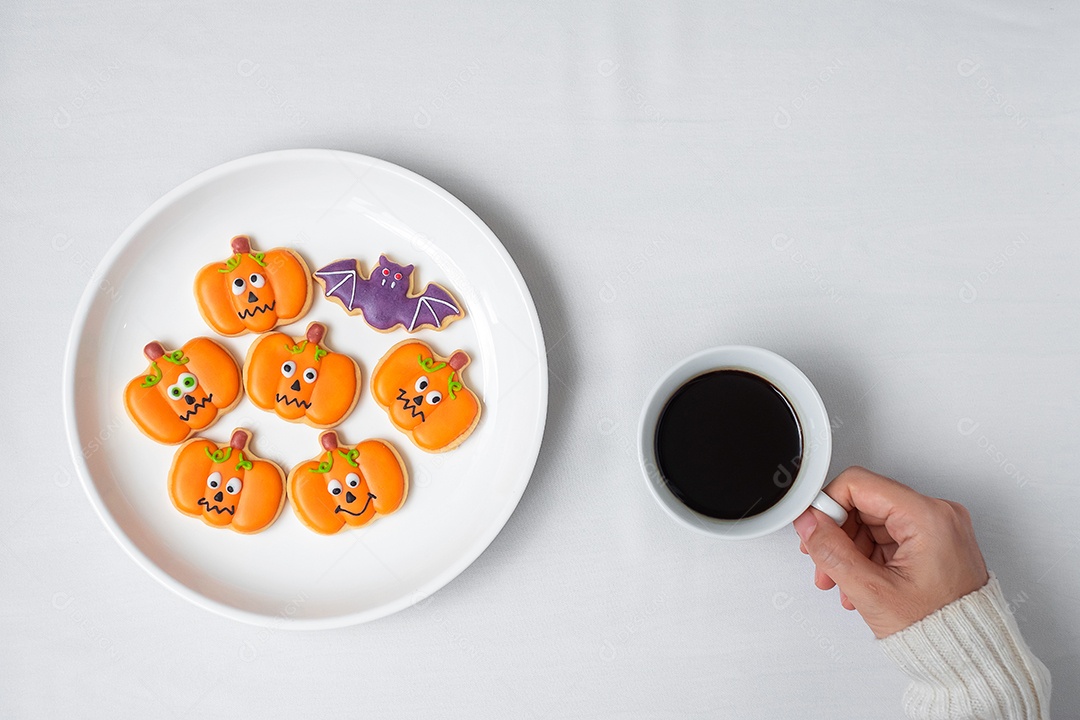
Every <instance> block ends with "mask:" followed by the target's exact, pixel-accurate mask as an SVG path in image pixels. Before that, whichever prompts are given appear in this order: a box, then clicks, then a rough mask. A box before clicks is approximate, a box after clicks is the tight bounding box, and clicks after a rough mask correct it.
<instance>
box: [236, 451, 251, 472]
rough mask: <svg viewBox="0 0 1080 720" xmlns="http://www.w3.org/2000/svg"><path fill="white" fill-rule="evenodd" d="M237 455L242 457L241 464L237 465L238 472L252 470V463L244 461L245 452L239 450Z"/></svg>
mask: <svg viewBox="0 0 1080 720" xmlns="http://www.w3.org/2000/svg"><path fill="white" fill-rule="evenodd" d="M236 454H237V455H239V456H240V462H238V463H236V469H237V470H250V469H251V461H250V460H245V459H244V451H243V450H237V451H236Z"/></svg>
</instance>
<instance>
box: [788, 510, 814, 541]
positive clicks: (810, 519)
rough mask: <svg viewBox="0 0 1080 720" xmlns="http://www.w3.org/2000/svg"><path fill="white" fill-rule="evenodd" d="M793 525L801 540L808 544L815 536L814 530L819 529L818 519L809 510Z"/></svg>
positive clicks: (796, 519)
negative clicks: (811, 537) (812, 536)
mask: <svg viewBox="0 0 1080 720" xmlns="http://www.w3.org/2000/svg"><path fill="white" fill-rule="evenodd" d="M792 525H794V526H795V532H797V533H798V534H799V539H800V540H802V541H803V542H806V541H807V540H809V539H810V536H811V535H813V534H814V530H815V529H816V528H817V519H816V518H815V517H814V515H813V514H812V513H811V512H810V511H809V510H807V511H806V512H804V513H803V514H802V515H800V516H799V517H797V518H795V522H793V523H792Z"/></svg>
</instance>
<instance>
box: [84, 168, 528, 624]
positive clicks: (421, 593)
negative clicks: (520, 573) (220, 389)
mask: <svg viewBox="0 0 1080 720" xmlns="http://www.w3.org/2000/svg"><path fill="white" fill-rule="evenodd" d="M237 234H247V235H250V236H251V237H252V240H253V242H254V244H255V245H256V246H257V247H258V248H260V249H269V248H272V247H278V246H288V247H291V248H294V249H296V250H298V251H299V252H300V253H301V254H302V255H303V256H304V258H305V260H307V262H308V265H309V266H310V267H311V269H312V270H315V269H316V268H319V267H321V266H323V265H325V264H327V263H329V262H332V261H334V260H337V259H340V258H344V257H358V258H360V259H361V260H362V261H363V264H364V269H365V270H368V269H370V267H371V265H372V263H375V262H377V261H378V257H379V254H380V253H383V252H385V253H387V254H388V255H390V256H391V257H392V258H393V259H394V260H397V261H398V262H401V263H402V264H406V263H414V264H415V265H416V268H417V269H416V272H415V275H414V279H415V282H416V283H417V284H418V286H420V287H422V283H427V282H432V281H434V282H438V283H440V284H442V285H444V286H446V287H448V288H449V289H451V291H452V292H453V293H454V294H455V295H456V296H457V297H458V299H460V300H461V301H462V302H463V303H464V306H465V309H466V313H467V315H466V317H465V318H464V319H463V320H459V321H457V322H456V323H453V324H452V325H450V326H449V327H448V328H447V329H446V330H444V331H442V332H435V331H433V330H430V329H429V330H424V331H421V332H419V333H416V334H415V335H412V336H410V335H409V334H408V333H406V332H405V331H404V330H403V329H399V330H396V331H394V332H391V333H385V334H384V333H379V332H376V331H375V330H373V329H371V328H369V327H368V326H367V325H366V324H365V323H364V321H363V319H362V318H360V317H352V316H349V315H346V314H345V313H344V311H343V310H342V309H341V308H340V307H339V306H338V305H336V304H335V303H332V302H330V301H328V300H326V299H325V298H323V297H322V293H321V289H320V288H319V286H318V284H316V285H315V292H316V295H317V297H316V298H315V300H314V302H313V303H312V307H311V311H310V312H309V313H308V314H307V316H305V317H304V318H302V319H301V320H300V321H299V322H296V323H293V324H292V325H289V326H286V327H285V328H284V331H285V332H291V333H292V334H294V335H301V334H303V330H304V328H305V327H306V325H307V323H308V322H310V321H312V320H319V321H322V322H324V323H326V325H327V326H328V328H329V331H328V335H327V344H328V345H329V346H330V347H331V348H332V349H334V350H337V351H341V352H345V353H348V354H349V355H351V356H353V357H354V358H356V359H358V360H359V362H360V364H361V367H362V369H363V373H364V389H363V393H362V394H361V396H360V402H359V404H358V405H357V407H356V409H355V410H354V411H353V413H352V415H351V416H349V418H348V419H347V420H346V421H345V422H344V423H343V424H342V425H340V426H339V427H338V428H337V430H338V433H339V434H340V435H341V436H342V440H343V441H344V442H347V443H350V444H353V443H356V442H359V441H360V440H363V439H366V438H371V437H377V438H384V439H387V440H389V441H391V442H392V443H393V444H394V445H395V447H397V448H398V449H399V450H400V451H401V453H402V455H403V456H404V457H405V462H406V464H407V466H408V469H409V472H410V489H409V496H408V499H407V500H406V502H405V504H404V506H402V508H401V509H400V510H398V511H397V512H396V513H394V514H393V515H390V516H388V517H384V518H380V519H377V520H376V521H375V522H373V523H372V524H370V525H368V526H366V527H363V528H359V529H355V530H350V531H343V532H341V533H339V534H338V535H334V536H329V537H327V536H322V535H317V534H315V533H313V532H311V531H309V530H307V529H306V528H305V527H303V526H302V525H301V523H300V521H299V520H298V519H297V518H296V516H295V515H294V514H293V511H292V509H291V508H290V507H286V508H285V509H284V510H283V511H282V514H281V517H280V518H279V519H278V520H277V522H275V523H274V524H273V525H272V526H271V527H270V528H268V529H267V530H265V531H263V532H261V533H259V534H257V535H250V536H249V535H239V534H237V533H234V532H231V531H229V530H219V529H215V528H211V527H209V526H207V525H205V524H204V523H202V522H201V521H200V520H198V519H196V518H190V517H187V516H184V515H181V514H180V513H179V512H178V511H176V510H175V509H174V508H173V507H172V504H171V503H170V501H169V498H168V493H167V491H166V473H167V472H168V469H169V463H170V461H171V459H172V456H173V453H174V451H175V449H176V448H175V447H172V446H164V445H158V444H157V443H155V442H153V441H151V440H149V439H147V438H146V437H144V436H143V435H142V434H141V433H140V432H139V431H138V430H137V429H136V428H135V426H134V425H133V424H132V422H131V420H130V419H129V418H128V416H127V413H126V412H125V411H124V406H123V399H122V396H123V388H124V385H125V384H126V383H127V382H128V381H129V380H130V379H131V378H133V377H135V376H136V375H138V374H140V373H143V372H144V371H145V369H146V365H147V363H146V361H145V359H144V358H143V355H142V347H143V346H144V345H145V344H146V343H147V342H149V341H150V340H155V339H156V340H161V341H162V342H163V343H164V344H165V345H166V347H168V348H175V347H179V346H180V345H181V344H182V343H184V342H186V341H187V340H188V339H190V338H192V337H196V336H199V335H205V336H208V337H214V338H215V339H218V340H219V341H220V342H222V343H223V344H224V345H226V346H227V347H228V348H229V349H230V350H232V351H233V353H234V355H235V356H236V357H237V358H238V359H242V358H243V357H244V354H245V352H246V350H247V347H248V345H249V344H250V343H251V342H252V340H253V339H254V338H253V336H250V335H247V336H242V337H239V338H220V337H218V336H216V335H215V333H214V332H213V331H212V330H211V329H210V328H209V327H207V325H206V324H205V323H204V322H203V321H202V319H201V317H200V316H199V313H198V310H197V309H196V307H195V300H194V297H193V295H192V283H193V281H194V277H195V273H196V271H197V270H198V269H199V268H200V267H201V266H202V265H204V264H205V263H207V262H211V261H214V260H218V259H222V258H225V257H226V256H227V255H228V254H229V249H228V244H229V239H230V238H231V237H232V236H233V235H237ZM407 337H417V338H419V339H422V340H425V341H427V342H429V343H430V344H431V345H432V346H433V347H434V348H435V349H436V351H438V352H440V353H441V354H443V355H449V354H450V353H451V352H452V351H453V350H455V349H457V348H461V349H464V350H466V351H468V352H469V354H470V355H471V356H472V358H473V362H472V364H471V365H470V366H469V367H468V368H467V369H466V370H465V378H466V381H467V382H468V384H469V385H470V386H471V387H473V388H474V389H475V390H476V391H477V392H478V394H479V395H480V397H481V398H482V401H483V404H484V412H483V415H482V417H481V420H480V424H479V425H478V426H477V428H476V430H475V432H474V433H473V435H472V436H470V437H469V438H468V439H467V440H466V441H465V443H464V444H462V445H461V446H460V447H459V448H457V449H456V450H454V451H452V452H449V453H444V454H442V455H429V454H427V453H424V452H422V451H420V450H419V449H418V448H416V447H415V446H414V445H413V444H412V443H411V442H410V441H409V440H408V439H407V438H406V437H405V436H404V435H402V434H400V433H399V432H397V431H396V430H395V429H394V428H393V426H392V425H391V424H390V421H389V418H388V417H387V416H386V413H385V412H383V410H382V409H381V408H379V407H378V405H377V404H376V403H375V401H374V399H373V398H372V397H371V392H370V387H369V384H368V383H369V379H370V375H371V371H372V369H373V368H374V367H375V363H376V362H377V361H378V359H379V358H380V357H381V356H382V354H383V353H384V352H385V351H386V350H387V349H388V348H389V347H390V346H391V345H393V344H394V343H396V342H398V341H400V340H402V339H405V338H407ZM64 410H65V418H66V423H67V432H68V441H69V443H70V445H71V450H72V454H73V456H74V459H75V466H76V468H77V469H78V472H79V476H80V478H81V479H82V482H83V486H84V487H85V488H86V492H87V494H88V495H89V497H90V501H91V503H92V504H93V505H94V508H95V509H96V510H97V512H98V514H99V515H100V516H101V519H102V521H103V522H104V523H105V525H106V526H107V527H108V528H109V530H110V531H111V532H112V534H113V535H114V536H115V537H116V539H117V541H118V542H119V543H120V544H121V546H123V548H124V549H125V550H127V552H128V553H129V554H130V555H131V556H132V557H133V558H134V559H135V560H136V562H138V563H139V565H140V566H142V567H143V568H144V569H145V570H146V571H147V572H149V573H150V574H151V575H152V576H154V577H155V578H157V579H158V580H159V581H161V582H162V583H163V584H164V585H165V586H166V587H168V588H170V589H172V590H174V591H175V592H177V593H179V594H180V595H182V596H183V597H185V598H187V599H188V600H191V601H192V602H194V603H196V604H197V605H200V606H202V607H204V608H207V609H209V610H212V611H214V612H217V613H220V614H222V615H225V616H227V617H231V618H235V619H237V620H242V621H245V622H250V623H254V624H260V625H268V624H274V625H282V626H286V627H292V628H303V629H310V628H327V627H339V626H343V625H350V624H355V623H360V622H365V621H367V620H372V619H375V618H379V617H383V616H385V615H388V614H390V613H392V612H395V611H397V610H400V609H402V608H405V607H408V606H409V605H412V604H413V603H415V602H418V601H420V600H422V599H423V598H425V597H427V596H428V595H430V594H431V593H433V592H435V591H436V590H438V589H439V588H441V587H442V586H443V585H445V584H446V583H448V582H450V580H452V579H453V578H454V577H456V576H457V575H458V574H459V573H460V572H461V571H462V570H464V569H465V568H466V567H468V566H469V564H470V563H472V561H473V560H475V559H476V558H477V557H478V556H479V555H480V553H482V552H483V551H484V549H485V548H486V547H487V546H488V544H489V543H490V542H491V541H492V540H493V539H494V538H495V536H496V535H497V534H498V532H499V530H500V529H502V527H503V525H504V524H505V523H506V520H507V519H508V518H509V517H510V514H511V513H512V512H513V511H514V508H515V507H516V506H517V503H518V500H519V499H520V498H521V494H522V493H523V492H524V490H525V486H526V485H527V484H528V482H529V476H530V475H531V474H532V469H533V466H534V464H535V462H536V456H537V453H538V452H539V449H540V441H541V438H542V436H543V432H544V420H545V417H546V414H547V361H546V355H545V351H544V340H543V336H542V334H541V330H540V323H539V320H538V319H537V316H536V309H535V307H534V306H533V301H532V297H531V296H530V295H529V291H528V289H527V288H526V287H525V283H524V281H523V280H522V278H521V274H520V273H519V272H518V270H517V267H516V266H515V265H514V262H513V260H511V259H510V256H509V255H508V254H507V252H506V250H505V248H503V246H502V245H501V244H500V243H499V241H498V239H497V238H496V237H495V235H494V234H493V233H492V232H491V230H489V229H488V228H487V226H486V225H484V223H483V222H482V221H481V220H480V219H479V218H478V217H476V215H474V214H473V213H472V212H471V211H470V210H469V209H468V208H466V207H465V206H464V205H463V204H462V203H461V202H460V201H459V200H457V199H456V198H454V197H453V196H451V195H450V194H449V193H447V192H446V191H445V190H443V189H442V188H440V187H438V186H437V185H435V184H433V183H431V182H429V181H428V180H425V179H424V178H421V177H419V176H417V175H415V174H414V173H412V172H409V171H408V170H404V169H402V168H400V167H397V166H396V165H392V164H390V163H387V162H383V161H381V160H376V159H373V158H369V157H365V156H362V155H354V154H351V153H345V152H335V151H328V150H287V151H281V152H272V153H266V154H262V155H254V156H251V157H247V158H242V159H240V160H236V161H234V162H230V163H226V164H224V165H221V166H219V167H216V168H214V169H212V170H208V171H207V172H204V173H202V174H201V175H199V176H197V177H195V178H193V179H191V180H189V181H188V182H186V183H184V184H183V185H181V186H180V187H178V188H176V189H175V190H173V191H172V192H170V193H169V194H168V195H166V196H165V197H163V198H161V199H160V200H159V201H157V202H156V203H154V205H152V206H151V207H150V208H149V209H148V210H147V211H146V212H144V213H143V214H142V216H141V217H139V218H138V219H137V220H136V221H135V222H134V223H133V224H132V225H131V227H129V228H128V229H127V230H126V231H125V232H124V234H123V235H121V237H120V239H119V240H118V241H117V242H116V244H115V245H114V246H113V248H112V249H111V250H110V252H109V253H108V255H107V256H106V257H105V259H104V260H103V261H102V263H101V265H100V266H99V267H98V269H97V271H96V272H95V273H94V277H93V278H92V279H91V281H90V285H89V286H88V287H87V290H86V293H85V294H84V296H83V298H82V302H81V303H80V305H79V308H78V311H77V312H76V315H75V322H74V324H73V327H72V331H71V338H70V340H69V343H68V351H67V360H66V366H65V370H64ZM239 426H243V427H247V428H249V429H251V430H252V431H253V433H254V441H253V444H252V451H253V452H254V453H255V454H257V455H259V456H261V457H267V458H269V459H272V460H274V461H276V462H277V463H278V464H280V465H281V466H282V467H283V468H285V470H286V472H288V469H289V468H290V467H292V466H293V465H294V464H296V463H298V462H300V461H303V460H308V459H310V458H312V457H314V456H315V455H317V454H318V452H319V446H318V431H317V430H315V429H313V428H310V427H307V426H306V425H296V424H292V423H288V422H285V421H284V420H281V419H279V418H278V417H277V416H275V415H273V414H272V413H267V412H263V411H261V410H258V409H256V408H255V407H254V406H253V405H252V404H251V403H250V401H249V400H248V399H247V398H246V397H245V399H244V400H243V401H242V402H241V403H240V404H239V405H238V406H237V407H236V409H234V410H233V411H231V412H229V413H227V414H226V415H225V416H224V417H222V418H221V419H219V420H218V422H217V423H216V424H215V425H213V426H212V427H211V428H209V430H208V431H206V432H205V433H203V434H204V435H205V436H207V437H209V438H211V439H212V440H215V441H217V442H224V441H226V440H227V439H228V437H229V433H230V431H231V430H232V429H233V428H234V427H239ZM286 619H287V620H288V622H285V620H286Z"/></svg>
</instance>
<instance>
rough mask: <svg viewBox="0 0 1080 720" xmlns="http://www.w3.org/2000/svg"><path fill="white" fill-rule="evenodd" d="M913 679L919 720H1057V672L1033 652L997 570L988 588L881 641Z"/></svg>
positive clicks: (912, 700)
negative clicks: (1053, 677)
mask: <svg viewBox="0 0 1080 720" xmlns="http://www.w3.org/2000/svg"><path fill="white" fill-rule="evenodd" d="M878 642H879V643H880V644H881V648H882V649H883V650H884V651H885V654H886V655H888V656H889V657H890V658H892V659H893V660H895V661H896V663H897V664H898V665H899V666H900V669H901V670H903V671H904V673H906V674H907V676H908V677H909V678H911V681H912V682H911V685H910V686H908V688H907V691H906V692H905V693H904V712H905V713H907V716H908V717H909V718H913V719H918V720H960V719H963V720H969V719H971V720H973V719H975V718H978V720H998V719H999V718H1000V719H1001V720H1049V717H1050V672H1049V671H1048V670H1047V669H1046V666H1045V665H1043V664H1042V662H1040V661H1039V659H1038V658H1037V657H1035V656H1034V655H1033V654H1032V653H1031V650H1030V649H1029V648H1028V646H1027V643H1025V642H1024V638H1023V637H1021V635H1020V629H1019V628H1017V626H1016V621H1015V619H1013V616H1012V613H1011V612H1010V611H1009V607H1008V604H1007V603H1006V601H1005V597H1004V595H1002V593H1001V586H1000V585H999V584H998V581H997V578H996V577H994V575H993V573H991V574H990V580H989V582H987V583H986V585H984V586H983V587H982V588H980V589H979V590H976V591H975V592H972V593H969V594H967V595H965V596H964V597H962V598H960V599H959V600H955V601H953V602H952V603H950V604H948V605H946V606H945V607H943V608H941V609H940V610H938V611H937V612H935V613H933V614H931V615H928V616H927V617H925V618H923V619H922V620H920V621H919V622H917V623H915V624H914V625H912V626H911V627H908V628H905V629H904V630H901V631H900V632H898V633H894V634H892V635H889V636H888V637H886V638H883V639H882V640H879V641H878Z"/></svg>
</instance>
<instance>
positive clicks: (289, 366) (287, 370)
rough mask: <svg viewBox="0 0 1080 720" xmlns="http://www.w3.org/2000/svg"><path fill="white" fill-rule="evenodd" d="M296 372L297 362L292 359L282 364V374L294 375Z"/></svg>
mask: <svg viewBox="0 0 1080 720" xmlns="http://www.w3.org/2000/svg"><path fill="white" fill-rule="evenodd" d="M295 372H296V363H294V362H293V361H292V360H286V361H285V362H284V363H282V364H281V374H282V375H284V376H285V377H292V376H293V373H295Z"/></svg>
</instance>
